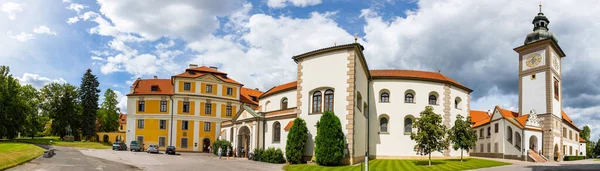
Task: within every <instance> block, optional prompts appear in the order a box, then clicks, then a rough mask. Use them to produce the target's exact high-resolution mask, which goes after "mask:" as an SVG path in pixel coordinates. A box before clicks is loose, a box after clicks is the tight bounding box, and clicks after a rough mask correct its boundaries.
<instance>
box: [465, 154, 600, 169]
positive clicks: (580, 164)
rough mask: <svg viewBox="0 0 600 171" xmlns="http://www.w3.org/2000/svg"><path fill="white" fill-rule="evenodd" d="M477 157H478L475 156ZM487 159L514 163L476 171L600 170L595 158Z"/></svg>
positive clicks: (599, 164)
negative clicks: (538, 161) (542, 161)
mask: <svg viewBox="0 0 600 171" xmlns="http://www.w3.org/2000/svg"><path fill="white" fill-rule="evenodd" d="M474 158H476V157H474ZM482 159H486V160H496V161H502V162H509V163H512V164H513V165H508V166H500V167H492V168H485V169H477V170H475V171H598V170H600V162H598V161H594V159H588V160H577V161H562V162H546V163H533V162H524V161H517V160H508V159H493V158H482Z"/></svg>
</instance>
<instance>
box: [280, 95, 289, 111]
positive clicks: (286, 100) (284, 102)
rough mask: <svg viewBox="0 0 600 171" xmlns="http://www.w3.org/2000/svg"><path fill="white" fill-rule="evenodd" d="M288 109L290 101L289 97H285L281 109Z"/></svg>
mask: <svg viewBox="0 0 600 171" xmlns="http://www.w3.org/2000/svg"><path fill="white" fill-rule="evenodd" d="M287 107H288V99H287V97H284V98H283V99H281V109H282V110H283V109H287Z"/></svg>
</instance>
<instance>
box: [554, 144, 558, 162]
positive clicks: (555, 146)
mask: <svg viewBox="0 0 600 171" xmlns="http://www.w3.org/2000/svg"><path fill="white" fill-rule="evenodd" d="M554 160H556V161H558V144H554Z"/></svg>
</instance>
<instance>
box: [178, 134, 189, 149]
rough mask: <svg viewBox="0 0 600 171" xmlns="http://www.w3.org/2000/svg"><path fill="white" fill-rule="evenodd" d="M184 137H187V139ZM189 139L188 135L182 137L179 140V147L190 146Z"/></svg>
mask: <svg viewBox="0 0 600 171" xmlns="http://www.w3.org/2000/svg"><path fill="white" fill-rule="evenodd" d="M183 139H185V141H184V140H183ZM188 141H189V140H188V138H187V137H182V138H181V139H180V141H179V148H188ZM183 142H185V147H183Z"/></svg>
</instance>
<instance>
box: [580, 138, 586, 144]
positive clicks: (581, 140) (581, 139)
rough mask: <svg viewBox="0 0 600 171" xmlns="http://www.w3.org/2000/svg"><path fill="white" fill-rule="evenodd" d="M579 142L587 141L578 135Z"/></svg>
mask: <svg viewBox="0 0 600 171" xmlns="http://www.w3.org/2000/svg"><path fill="white" fill-rule="evenodd" d="M579 142H583V143H584V142H587V141H586V140H585V139H583V138H581V137H579Z"/></svg>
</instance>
